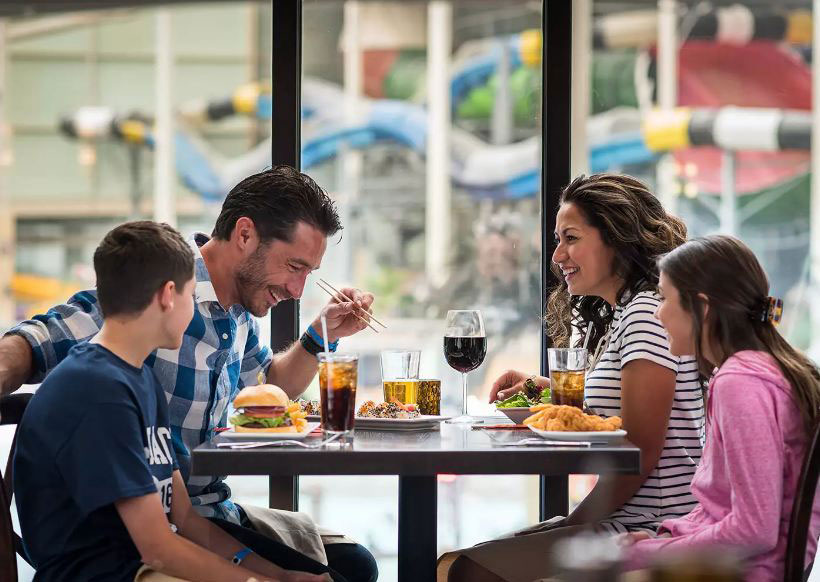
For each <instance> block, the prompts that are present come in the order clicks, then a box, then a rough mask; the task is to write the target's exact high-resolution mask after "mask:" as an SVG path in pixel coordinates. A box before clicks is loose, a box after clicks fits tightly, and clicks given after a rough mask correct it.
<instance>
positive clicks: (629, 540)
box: [615, 531, 652, 548]
mask: <svg viewBox="0 0 820 582" xmlns="http://www.w3.org/2000/svg"><path fill="white" fill-rule="evenodd" d="M651 537H652V536H651V535H649V533H648V532H645V531H635V532H630V533H625V534H621V535H618V536H615V541H616V542H617V544H618V545H619V546H621V547H624V548H626V547H629V546H631V545H634V544H636V543H637V542H639V541H641V540H648V539H649V538H651Z"/></svg>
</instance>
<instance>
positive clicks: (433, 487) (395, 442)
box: [192, 419, 640, 582]
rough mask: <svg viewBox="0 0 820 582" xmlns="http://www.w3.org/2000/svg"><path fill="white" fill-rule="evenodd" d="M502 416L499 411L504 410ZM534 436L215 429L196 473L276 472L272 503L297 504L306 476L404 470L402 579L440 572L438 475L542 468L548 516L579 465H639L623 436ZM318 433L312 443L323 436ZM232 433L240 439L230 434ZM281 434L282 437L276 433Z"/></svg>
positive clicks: (596, 469) (602, 468)
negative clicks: (250, 442) (265, 437)
mask: <svg viewBox="0 0 820 582" xmlns="http://www.w3.org/2000/svg"><path fill="white" fill-rule="evenodd" d="M495 420H498V419H495ZM534 436H535V435H534V434H533V433H531V432H529V431H528V430H518V429H515V428H514V427H513V426H512V425H511V426H510V428H509V429H505V428H504V427H502V428H498V427H497V426H496V427H494V428H492V429H490V428H481V427H480V425H479V426H475V425H460V424H447V423H441V424H440V425H437V426H435V427H434V429H432V430H416V431H408V430H361V429H356V430H355V431H354V432H353V435H352V436H348V437H345V438H344V439H340V440H337V441H335V442H333V443H328V444H327V445H324V446H321V447H318V448H305V447H300V446H276V445H273V446H260V447H254V448H243V449H239V448H229V447H225V446H224V445H223V446H222V447H220V446H219V443H220V442H222V443H225V442H226V437H225V436H224V435H222V436H216V437H215V438H214V439H212V440H211V441H209V442H206V443H204V444H202V445H200V446H198V447H196V448H195V449H194V451H193V453H192V473H193V474H196V475H267V476H268V478H269V505H270V507H274V508H278V509H290V510H296V509H297V508H298V477H299V476H300V475H397V476H398V480H399V489H398V513H399V519H398V579H399V582H419V581H427V580H435V579H436V574H435V572H436V559H437V538H436V529H437V525H438V524H437V509H438V502H437V476H438V475H440V474H451V475H540V476H541V483H542V487H541V490H542V493H543V495H542V499H541V504H540V509H541V511H540V513H541V518H542V519H547V518H549V517H552V516H554V515H566V513H567V511H568V505H569V499H568V476H569V475H571V474H599V475H600V474H637V473H638V472H639V471H640V449H639V448H638V447H636V446H635V445H633V444H632V443H630V442H629V441H628V440H626V439H625V438H623V437H619V438H616V439H614V440H610V441H609V442H605V443H592V444H590V445H589V446H586V445H583V444H582V445H578V444H575V443H572V442H564V443H560V442H559V443H556V442H553V441H550V442H548V441H544V442H543V443H540V442H538V441H534V442H535V443H536V444H535V445H532V444H521V445H518V444H513V443H520V442H521V441H522V440H523V439H525V438H527V437H534ZM322 438H323V437H322V435H321V433H319V432H318V431H317V433H316V434H311V435H309V436H308V437H307V438H306V439H304V441H303V442H304V443H305V444H308V445H310V444H311V443H319V442H321V440H322ZM231 442H233V441H231ZM271 442H274V441H271Z"/></svg>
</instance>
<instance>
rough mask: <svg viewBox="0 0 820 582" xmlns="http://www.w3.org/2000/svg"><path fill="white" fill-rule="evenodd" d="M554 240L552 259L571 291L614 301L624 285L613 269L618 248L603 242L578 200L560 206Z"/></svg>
mask: <svg viewBox="0 0 820 582" xmlns="http://www.w3.org/2000/svg"><path fill="white" fill-rule="evenodd" d="M555 240H556V242H557V243H558V246H557V247H556V248H555V252H554V253H553V254H552V262H554V263H555V264H556V265H558V267H559V268H560V269H561V275H562V276H563V277H564V279H565V280H566V282H567V288H568V289H569V292H570V295H591V296H597V297H602V298H603V299H605V300H606V301H608V302H609V303H610V304H611V305H614V304H615V299H616V296H617V294H618V289H619V288H620V287H621V285H622V281H621V279H620V278H619V277H617V276H616V275H615V273H614V270H613V264H614V261H615V250H614V249H613V248H612V247H609V246H607V245H606V244H604V241H603V240H602V239H601V233H600V232H599V231H598V229H597V228H595V227H593V226H590V225H589V224H588V223H587V221H586V217H584V215H583V214H582V212H581V210H580V209H579V208H578V207H577V206H576V205H575V204H572V203H564V204H562V205H561V207H560V208H559V209H558V215H557V217H556V221H555Z"/></svg>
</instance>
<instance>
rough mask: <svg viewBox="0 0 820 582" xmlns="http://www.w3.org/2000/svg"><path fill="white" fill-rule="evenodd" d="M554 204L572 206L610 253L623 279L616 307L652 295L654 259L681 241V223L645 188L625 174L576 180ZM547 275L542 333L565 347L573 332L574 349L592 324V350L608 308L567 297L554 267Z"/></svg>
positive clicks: (608, 317) (601, 301)
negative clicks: (551, 280)
mask: <svg viewBox="0 0 820 582" xmlns="http://www.w3.org/2000/svg"><path fill="white" fill-rule="evenodd" d="M560 203H561V204H574V205H575V206H576V207H577V208H578V210H580V211H581V214H582V215H583V216H584V217H585V219H586V221H587V223H588V224H589V225H590V226H592V227H594V228H596V229H597V230H598V232H600V235H601V240H603V242H604V244H606V245H607V246H609V247H611V248H612V249H613V250H614V251H615V261H614V264H613V266H612V268H613V272H614V273H615V274H616V275H617V276H618V277H619V278H620V279H621V280H622V281H623V285H622V286H621V288H620V289H619V290H618V293H617V302H618V304H619V305H620V304H621V302H622V301H625V300H626V299H628V298H629V297H633V296H634V295H635V294H636V293H639V292H641V291H647V290H652V291H654V290H655V289H656V288H657V285H658V267H657V258H658V257H659V256H660V255H663V254H665V253H668V252H669V251H671V250H672V249H674V248H675V247H677V246H678V245H680V244H683V242H684V241H685V240H686V226H685V225H684V224H683V222H682V221H681V220H680V219H678V218H676V217H674V216H671V215H669V214H667V213H666V211H665V210H664V209H663V206H662V205H661V203H660V201H659V200H658V199H657V198H656V197H655V196H654V195H653V194H652V193H651V192H650V191H649V189H648V188H647V187H646V186H645V185H644V184H643V183H642V182H640V181H639V180H636V179H635V178H633V177H631V176H626V175H622V174H593V175H591V176H579V177H578V178H575V179H574V180H573V181H572V183H570V185H569V186H567V187H566V188H564V191H563V192H562V193H561V198H560ZM552 272H553V274H555V276H556V277H557V279H558V280H559V281H560V282H559V283H558V284H557V285H556V286H555V287H553V289H552V290H551V291H550V294H549V297H548V298H547V308H546V312H547V314H546V320H547V333H548V335H549V337H550V339H551V340H552V343H553V345H555V346H559V347H561V346H568V345H569V342H570V336H571V335H572V329H573V328H575V329H576V330H577V331H578V332H579V335H578V340H577V342H576V343H577V344H578V345H580V343H581V342H583V338H584V336H585V333H586V328H587V325H588V324H589V323H592V335H591V336H590V342H589V345H590V346H593V349H594V346H597V345H598V342H599V341H600V340H601V338H602V337H603V336H604V334H605V333H606V328H607V326H608V325H609V324H610V322H611V321H612V316H613V310H612V308H611V306H610V305H609V304H608V303H607V302H606V301H605V300H604V299H602V298H600V297H593V296H584V295H575V296H571V295H570V294H569V291H568V290H567V283H566V281H565V280H564V278H563V277H562V276H561V271H560V269H559V267H558V265H556V264H555V263H552Z"/></svg>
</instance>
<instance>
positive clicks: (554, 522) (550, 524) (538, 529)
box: [515, 515, 567, 537]
mask: <svg viewBox="0 0 820 582" xmlns="http://www.w3.org/2000/svg"><path fill="white" fill-rule="evenodd" d="M566 520H567V518H566V517H564V516H563V515H559V516H556V517H553V518H552V519H548V520H547V521H542V522H541V523H536V524H535V525H534V526H532V527H528V528H526V529H522V530H520V531H517V532H515V536H516V537H517V536H528V535H530V534H536V533H544V532H545V531H550V530H553V529H557V528H559V527H564V526H565V525H566Z"/></svg>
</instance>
